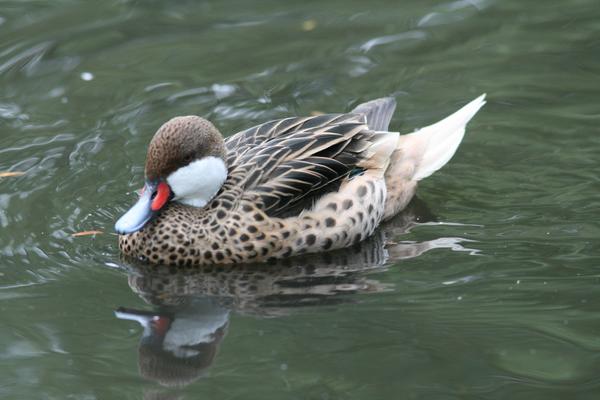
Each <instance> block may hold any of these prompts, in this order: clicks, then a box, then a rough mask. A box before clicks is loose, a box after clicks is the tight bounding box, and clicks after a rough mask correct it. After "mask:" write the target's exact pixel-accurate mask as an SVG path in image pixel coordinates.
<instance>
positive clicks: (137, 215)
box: [115, 187, 154, 235]
mask: <svg viewBox="0 0 600 400" xmlns="http://www.w3.org/2000/svg"><path fill="white" fill-rule="evenodd" d="M148 189H150V188H148V187H146V189H145V190H144V192H143V193H142V195H141V196H140V198H139V199H138V201H137V203H135V204H134V205H133V207H131V208H130V209H129V211H127V212H126V213H125V214H123V216H122V217H121V218H119V220H118V221H117V223H116V224H115V231H117V233H118V234H120V235H126V234H129V233H133V232H136V231H139V230H140V229H142V228H143V227H144V225H146V223H147V222H148V221H150V219H151V218H152V216H153V215H154V212H153V211H152V208H151V205H152V192H153V191H152V190H148Z"/></svg>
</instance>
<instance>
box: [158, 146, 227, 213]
mask: <svg viewBox="0 0 600 400" xmlns="http://www.w3.org/2000/svg"><path fill="white" fill-rule="evenodd" d="M225 179H227V167H226V166H225V162H224V161H223V160H222V159H221V158H219V157H212V156H209V157H204V158H202V159H200V160H196V161H192V162H191V163H189V164H188V165H186V166H185V167H181V168H179V169H178V170H176V171H175V172H173V173H172V174H171V175H169V176H168V177H167V183H168V184H169V186H170V187H171V189H172V190H173V194H174V195H175V198H174V200H177V201H179V202H181V203H184V204H187V205H190V206H194V207H204V206H205V205H206V203H208V202H209V201H210V200H211V199H212V198H213V197H214V196H215V194H217V192H218V191H219V189H220V188H221V186H222V185H223V182H225Z"/></svg>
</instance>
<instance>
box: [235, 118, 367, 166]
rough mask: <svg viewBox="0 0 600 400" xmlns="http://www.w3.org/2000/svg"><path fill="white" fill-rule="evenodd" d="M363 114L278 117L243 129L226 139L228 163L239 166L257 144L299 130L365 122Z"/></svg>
mask: <svg viewBox="0 0 600 400" xmlns="http://www.w3.org/2000/svg"><path fill="white" fill-rule="evenodd" d="M364 118H365V117H364V116H362V115H352V114H324V115H317V116H312V117H290V118H283V119H277V120H273V121H269V122H265V123H264V124H260V125H257V126H254V127H252V128H249V129H246V130H243V131H241V132H238V133H236V134H235V135H232V136H229V137H228V138H226V139H225V148H226V150H227V165H229V166H237V165H239V164H240V161H241V160H242V159H243V158H244V157H245V155H246V153H247V152H248V151H249V150H251V149H254V148H255V147H256V146H259V145H262V144H264V143H266V142H270V141H272V140H274V139H277V138H283V137H287V136H289V135H291V134H293V133H296V132H299V131H307V130H309V129H318V128H324V127H326V126H333V125H335V124H340V123H343V122H364V120H365V119H364Z"/></svg>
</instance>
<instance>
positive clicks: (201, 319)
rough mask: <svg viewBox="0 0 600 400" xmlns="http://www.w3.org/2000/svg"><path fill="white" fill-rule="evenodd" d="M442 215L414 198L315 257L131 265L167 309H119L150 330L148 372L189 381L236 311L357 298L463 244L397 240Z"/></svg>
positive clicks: (143, 369)
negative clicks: (412, 261) (369, 231)
mask: <svg viewBox="0 0 600 400" xmlns="http://www.w3.org/2000/svg"><path fill="white" fill-rule="evenodd" d="M433 220H434V218H433V217H432V216H431V215H430V214H429V213H428V210H427V209H426V207H425V205H424V204H423V203H422V202H419V201H413V203H412V204H411V206H410V207H409V208H408V209H407V210H406V211H405V212H403V213H402V214H400V215H399V216H397V217H396V218H394V219H393V220H392V221H390V222H389V223H387V224H386V225H384V226H383V227H382V228H380V229H379V230H378V231H376V233H375V234H374V235H373V236H371V237H370V238H369V239H367V240H366V241H364V242H361V243H359V244H357V245H355V246H352V247H350V248H347V249H343V250H338V251H331V252H326V253H322V254H310V255H306V256H304V257H296V258H293V259H287V260H285V259H284V260H278V261H277V262H275V263H274V264H271V265H266V264H255V265H235V266H229V267H228V266H210V267H206V268H204V267H195V268H192V269H180V270H178V269H174V268H173V267H164V268H162V267H160V266H153V268H147V267H145V266H140V267H138V266H135V265H131V266H130V273H129V277H128V280H129V286H130V287H131V289H132V290H133V291H134V292H135V293H137V294H138V295H139V296H140V297H141V298H142V299H144V301H146V302H147V303H148V304H151V305H153V306H155V307H156V308H157V309H159V310H161V312H143V311H133V310H126V309H119V310H118V311H117V312H116V315H117V317H118V318H122V319H130V320H135V321H138V322H139V323H140V324H141V325H142V326H143V327H144V333H143V337H142V340H141V342H140V349H139V367H140V373H141V374H142V375H143V376H144V377H146V378H148V379H152V380H155V381H157V382H159V383H160V384H162V385H165V386H183V385H187V384H189V383H191V382H192V381H194V380H196V379H198V378H199V377H201V376H202V375H203V374H204V373H205V372H206V370H207V368H208V367H209V366H210V364H211V363H212V362H213V361H214V358H215V355H216V353H217V349H218V347H219V345H220V342H221V340H222V339H223V337H224V334H225V331H226V329H227V326H228V320H229V312H230V311H229V310H233V311H235V312H237V313H241V314H246V315H254V316H263V317H265V316H267V317H277V316H281V315H289V314H291V313H292V312H293V310H296V309H298V308H299V307H307V306H319V305H330V304H334V303H342V302H352V301H355V299H356V297H355V296H352V294H359V293H376V292H382V291H386V290H391V289H392V288H393V286H392V285H391V284H388V283H382V282H379V281H378V280H376V279H373V276H374V273H377V272H380V271H384V270H386V269H387V268H388V267H389V266H390V265H392V264H394V263H395V262H398V261H400V260H403V259H408V258H413V257H417V256H419V255H420V254H423V253H424V252H426V251H429V250H431V249H438V248H449V249H451V250H453V251H468V252H471V253H476V252H477V251H476V250H473V249H468V248H465V247H463V245H462V244H461V243H462V242H465V241H466V240H464V239H461V238H437V239H434V240H429V241H423V242H406V241H398V242H395V241H394V240H395V239H396V238H402V236H403V235H404V234H405V233H406V232H408V231H409V230H410V229H411V228H412V227H414V226H415V225H417V224H418V223H424V222H431V221H433Z"/></svg>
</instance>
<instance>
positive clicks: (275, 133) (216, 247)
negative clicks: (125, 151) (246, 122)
mask: <svg viewBox="0 0 600 400" xmlns="http://www.w3.org/2000/svg"><path fill="white" fill-rule="evenodd" d="M484 103H485V102H484V96H481V97H479V98H478V99H476V100H474V101H473V102H471V103H469V104H468V105H467V106H465V107H464V108H463V109H461V110H459V111H458V112H456V113H455V114H453V115H452V116H450V117H448V118H446V119H445V120H442V121H441V122H439V123H437V124H435V125H432V126H430V127H427V128H423V129H421V130H418V131H416V132H413V133H411V134H407V135H400V134H399V133H396V132H388V131H387V130H388V125H389V122H390V120H391V118H392V114H393V111H394V109H395V104H396V103H395V101H394V100H393V99H392V98H384V99H378V100H373V101H370V102H368V103H364V104H361V105H359V106H358V107H356V108H355V109H354V110H353V111H352V112H350V113H347V114H325V115H317V116H312V117H292V118H285V119H281V120H276V121H270V122H267V123H264V124H262V125H258V126H256V127H253V128H250V129H248V130H245V131H242V132H239V133H237V134H235V135H233V136H231V137H229V138H227V139H226V140H223V139H222V136H221V134H220V133H219V132H218V131H217V129H216V128H215V127H214V126H213V125H212V124H211V123H210V122H208V121H206V120H203V119H202V118H199V117H193V116H190V117H177V118H174V119H172V120H170V121H168V122H167V123H165V124H164V125H163V126H162V127H161V128H160V129H159V130H158V132H157V133H156V135H155V136H154V138H153V139H152V141H151V143H150V146H149V150H148V156H147V161H146V185H145V190H144V192H143V193H142V195H141V196H140V199H139V200H138V202H137V203H136V205H135V206H133V207H132V208H131V209H130V210H129V211H128V212H127V213H126V214H125V215H124V216H123V217H122V218H121V219H120V220H119V221H118V222H117V224H116V230H117V232H118V233H119V234H120V236H119V247H120V249H121V251H122V253H123V254H125V255H126V256H130V257H134V258H137V259H142V260H146V261H149V262H151V263H157V264H166V265H182V266H183V265H186V266H191V265H204V264H226V263H248V262H261V261H269V260H275V259H279V258H284V257H290V256H294V255H299V254H305V253H316V252H323V251H327V250H332V249H339V248H343V247H347V246H350V245H352V244H354V243H357V242H360V241H362V240H364V239H365V238H367V237H369V236H370V235H372V234H373V232H374V231H375V229H376V228H377V226H378V225H379V224H380V223H381V222H382V221H383V220H385V219H388V218H391V217H392V216H393V215H395V214H396V213H397V212H399V211H401V210H402V209H403V208H404V207H405V206H406V205H407V204H408V202H409V201H410V199H411V198H412V196H413V195H414V193H415V191H416V186H417V181H418V180H419V179H421V178H424V177H426V176H428V174H431V173H433V172H434V171H435V170H437V169H439V168H441V167H442V166H443V165H444V164H445V163H446V162H447V161H448V160H449V159H450V158H451V157H452V155H453V154H454V152H455V151H456V149H457V147H458V145H459V144H460V141H461V140H462V137H463V135H464V129H465V126H466V124H467V122H468V121H469V120H470V119H471V118H472V117H473V116H474V115H475V113H476V112H477V111H478V110H479V108H481V106H483V104H484ZM159 188H160V196H161V199H162V200H161V206H160V208H159V209H155V208H156V204H158V203H157V201H156V198H157V197H156V196H157V194H158V193H159ZM164 199H167V200H164ZM163 200H164V204H162V201H163Z"/></svg>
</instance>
